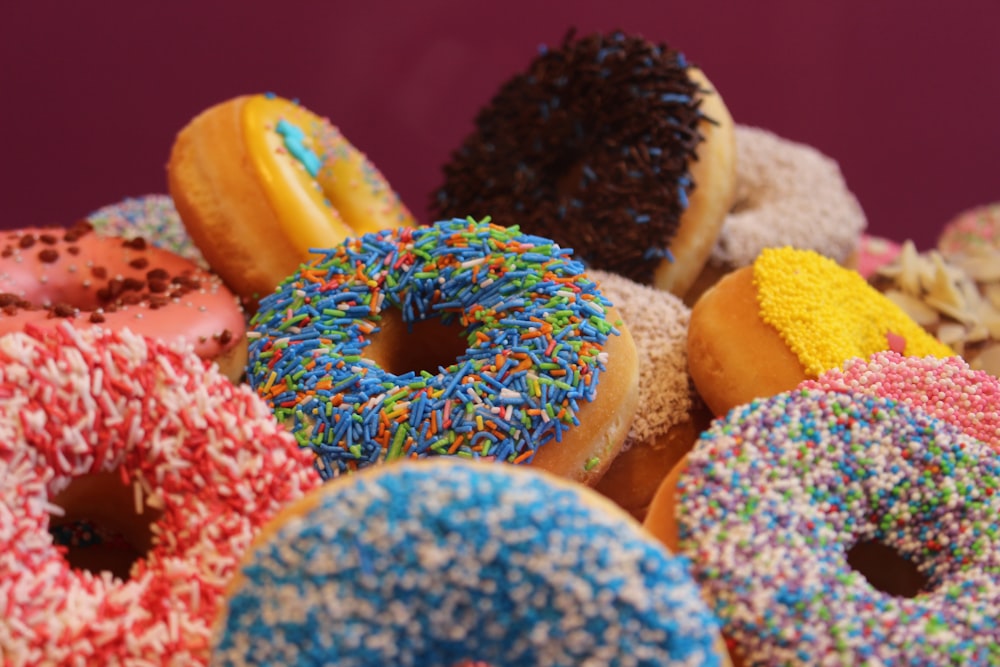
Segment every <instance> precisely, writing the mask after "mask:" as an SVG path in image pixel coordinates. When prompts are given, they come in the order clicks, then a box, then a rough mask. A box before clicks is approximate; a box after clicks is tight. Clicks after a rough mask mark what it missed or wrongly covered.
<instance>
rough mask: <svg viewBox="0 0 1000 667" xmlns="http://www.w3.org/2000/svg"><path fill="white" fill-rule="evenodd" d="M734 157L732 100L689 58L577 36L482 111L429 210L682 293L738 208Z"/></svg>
mask: <svg viewBox="0 0 1000 667" xmlns="http://www.w3.org/2000/svg"><path fill="white" fill-rule="evenodd" d="M735 152H736V149H735V145H734V141H733V121H732V118H731V116H730V114H729V111H728V109H727V108H726V106H725V103H724V102H723V100H722V97H721V96H720V95H719V93H718V91H717V90H715V89H714V87H713V86H712V84H711V83H710V82H709V81H708V79H707V78H706V77H705V75H704V73H702V72H701V71H700V70H699V69H697V68H696V67H693V66H691V65H689V64H688V62H687V60H686V59H685V57H684V55H683V54H681V53H679V52H678V51H676V50H675V49H672V48H670V47H669V46H668V45H666V44H656V43H653V42H650V41H647V40H645V39H643V38H642V37H639V36H636V35H628V34H625V33H622V32H614V33H610V34H606V35H602V34H594V35H589V36H586V37H582V38H579V39H577V38H576V37H575V35H574V33H573V32H572V31H571V32H570V33H569V34H568V35H567V36H566V38H565V39H564V40H563V42H562V44H561V45H560V46H558V47H557V48H552V49H548V48H546V49H543V50H542V52H541V53H540V55H539V56H538V57H537V58H535V59H534V60H533V61H532V62H531V64H530V65H529V66H528V68H527V71H525V72H523V73H519V74H517V75H515V76H514V77H512V78H511V79H509V80H508V81H506V82H505V83H504V84H503V85H502V86H501V87H500V89H499V90H498V92H497V93H496V95H495V96H494V98H493V99H492V100H491V102H490V104H489V105H488V106H487V107H486V108H484V109H483V110H482V111H480V113H479V114H478V115H477V117H476V128H475V130H474V131H473V132H472V133H471V134H470V135H469V136H468V137H467V138H466V139H465V140H464V141H463V143H462V145H461V146H460V147H459V148H458V149H457V150H456V151H455V152H454V154H453V155H452V156H451V158H450V160H449V161H448V163H447V164H446V165H445V166H444V170H443V171H444V183H443V185H442V186H441V187H440V188H439V189H438V190H437V192H436V193H435V195H434V201H433V202H432V207H434V211H433V212H434V214H435V215H436V216H437V217H439V218H448V217H461V216H466V215H472V216H474V217H481V216H486V215H489V216H491V217H492V218H493V220H494V221H495V222H497V223H499V224H503V225H512V224H517V225H519V226H520V227H521V228H522V229H524V230H525V231H526V232H528V233H531V234H538V235H541V236H544V237H546V238H551V239H553V240H555V241H556V242H558V243H560V244H562V245H564V246H566V247H572V248H573V249H574V250H575V251H576V253H577V256H578V257H579V258H580V259H581V260H582V261H584V262H585V263H586V264H587V265H588V266H589V267H592V268H596V269H601V270H606V271H611V272H614V273H618V274H621V275H624V276H627V277H629V278H630V279H632V280H634V281H636V282H639V283H642V284H651V285H655V286H656V287H658V288H660V289H664V290H667V291H670V292H672V293H674V294H678V295H680V294H683V293H684V292H685V291H686V290H687V289H688V287H689V286H690V284H691V282H692V281H693V280H694V278H695V277H696V276H697V275H698V272H699V271H700V270H701V267H702V265H703V264H704V263H705V260H706V259H707V258H708V254H709V253H710V252H711V249H712V245H713V244H714V243H715V240H716V237H717V236H718V233H719V228H720V227H721V225H722V221H723V218H724V217H725V215H726V213H727V212H728V211H729V208H730V205H731V203H732V198H733V191H734V183H735V161H736V158H735Z"/></svg>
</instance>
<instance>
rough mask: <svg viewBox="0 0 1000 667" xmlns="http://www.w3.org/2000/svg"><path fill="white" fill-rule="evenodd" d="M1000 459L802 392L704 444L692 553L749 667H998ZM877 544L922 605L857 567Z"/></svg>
mask: <svg viewBox="0 0 1000 667" xmlns="http://www.w3.org/2000/svg"><path fill="white" fill-rule="evenodd" d="M998 485H1000V459H998V458H997V456H996V453H995V452H994V451H993V450H992V449H991V448H990V447H989V446H987V445H985V444H983V443H981V442H980V441H978V440H975V439H973V438H971V437H969V436H967V435H965V434H964V433H962V432H961V431H960V430H959V429H958V428H956V427H954V426H952V425H950V424H947V423H945V422H941V421H939V420H937V419H934V418H933V417H930V416H928V415H927V414H926V413H924V412H921V411H918V410H915V409H911V408H910V407H909V406H907V405H905V404H902V403H897V402H895V401H892V400H890V399H883V398H878V397H875V396H871V395H867V394H861V393H855V394H850V393H842V392H819V391H808V390H795V391H791V392H786V393H783V394H778V395H777V396H775V397H773V398H771V399H767V400H758V401H754V402H751V403H749V404H746V405H744V406H740V407H738V408H736V409H734V410H733V411H732V412H731V413H730V414H729V415H728V416H727V418H726V419H724V420H723V419H720V420H717V421H716V422H714V423H713V426H712V427H711V428H710V429H709V430H708V431H706V432H705V433H704V434H703V435H702V438H701V440H700V441H699V442H698V444H697V445H696V446H695V448H694V450H693V451H692V452H691V454H690V455H689V458H688V467H687V470H686V471H685V473H684V474H682V476H681V478H680V481H679V483H678V487H677V488H678V493H679V503H680V507H679V508H678V511H677V518H678V523H679V531H680V540H681V541H680V545H681V551H682V553H684V554H685V555H687V556H688V557H689V558H690V559H691V561H692V565H693V570H694V574H695V578H696V579H697V580H698V581H699V582H700V583H701V585H702V591H703V593H704V595H705V597H706V599H707V600H708V601H709V605H710V607H713V608H714V610H715V612H716V614H717V616H718V617H719V618H720V619H721V621H722V626H723V633H724V634H725V635H726V637H727V639H728V640H729V641H730V642H731V645H732V646H733V647H734V649H735V652H736V654H737V655H738V656H739V657H742V658H743V659H744V660H745V662H746V663H747V664H769V665H778V664H780V665H787V664H810V665H819V664H823V665H827V664H829V665H833V664H837V665H840V664H846V665H890V664H891V665H904V664H905V665H928V666H929V665H943V664H963V665H971V664H980V665H982V664H997V662H998V661H1000V640H998V634H997V621H996V619H997V615H998V613H1000V577H998V575H1000V550H998V549H997V540H998V531H997V526H996V519H997V516H998V512H1000V494H997V493H996V491H997V489H998ZM866 541H868V542H870V541H875V542H877V543H880V544H882V545H885V546H887V547H889V548H891V549H893V550H895V551H896V552H897V553H898V554H899V555H901V556H902V557H904V558H905V559H907V560H908V561H910V562H911V563H913V564H915V565H916V568H917V570H918V571H919V573H920V574H921V575H923V577H925V578H926V584H925V585H924V586H923V588H922V589H921V590H920V591H919V592H918V593H917V594H916V595H915V596H913V597H905V596H896V595H891V594H888V593H885V592H882V591H881V590H878V589H876V588H875V587H874V586H873V585H872V584H870V583H869V581H868V580H867V579H866V576H865V575H863V574H862V573H861V572H859V571H857V570H854V569H853V568H852V567H851V566H850V565H849V564H848V557H849V551H850V550H851V549H852V547H854V546H855V545H857V544H859V543H863V542H866Z"/></svg>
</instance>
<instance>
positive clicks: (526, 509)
mask: <svg viewBox="0 0 1000 667" xmlns="http://www.w3.org/2000/svg"><path fill="white" fill-rule="evenodd" d="M231 588H232V593H231V595H230V596H229V599H228V602H227V605H226V609H225V611H224V613H223V615H222V620H221V623H220V625H219V631H218V634H217V636H216V639H215V642H214V646H215V650H214V652H213V656H212V664H213V665H215V666H218V667H223V666H229V665H232V666H236V665H319V664H336V665H338V666H340V667H355V666H357V667H360V666H362V665H400V666H421V665H457V664H459V663H460V662H462V661H464V660H467V659H474V660H477V661H478V660H481V661H484V662H485V663H486V664H489V665H491V666H493V667H508V666H509V667H513V666H514V665H550V666H553V667H562V666H565V667H571V666H572V667H576V666H577V665H608V666H609V667H624V666H633V665H634V666H640V665H648V666H649V667H653V666H656V667H660V666H663V665H719V664H723V663H722V662H721V661H720V657H719V655H718V654H717V653H716V652H715V647H714V643H715V639H716V637H717V636H718V635H717V626H716V624H715V621H714V619H712V617H711V615H710V614H709V613H708V612H707V610H706V609H705V607H704V603H703V602H702V601H701V599H700V598H699V596H698V591H697V589H696V588H695V586H694V585H693V584H692V582H691V580H690V578H689V575H688V574H687V568H686V564H685V562H684V561H683V560H681V559H677V558H675V557H673V556H671V555H670V554H669V552H667V551H666V550H665V549H663V548H662V547H660V545H659V544H658V543H656V542H655V540H652V539H651V538H650V537H649V536H648V535H646V534H645V533H643V531H642V530H641V528H640V526H639V525H638V524H637V523H635V522H634V521H632V520H631V519H630V518H629V517H628V516H627V515H625V514H624V513H623V512H621V510H619V509H617V508H616V507H614V506H613V505H612V504H611V503H609V502H608V501H606V500H603V499H602V498H601V497H600V496H599V495H597V494H596V493H594V492H592V491H589V490H588V489H586V488H585V487H582V486H580V485H576V484H571V483H569V482H565V481H562V480H560V479H558V478H555V477H552V476H549V475H543V474H541V473H540V472H537V471H534V470H531V469H526V468H520V467H516V466H490V465H485V464H483V463H471V462H461V461H459V460H456V459H447V460H445V459H437V460H435V461H420V462H407V463H404V464H400V465H396V466H387V467H382V468H379V469H377V470H366V471H363V472H362V473H360V474H358V475H354V476H352V477H350V478H340V479H338V480H335V481H333V482H330V483H329V484H326V485H324V487H323V488H322V489H321V490H319V492H317V493H313V494H310V495H309V496H307V497H306V498H305V499H303V500H302V501H300V502H298V503H295V504H294V505H292V506H290V507H289V508H288V509H287V510H286V511H285V512H283V513H282V516H280V517H278V518H277V519H276V520H275V521H273V522H272V523H271V524H270V525H269V526H268V528H267V529H265V531H263V532H262V533H261V535H260V537H259V539H258V540H257V541H256V546H255V547H254V548H253V549H252V551H251V552H250V553H249V554H248V556H247V558H246V559H245V561H244V563H243V565H242V566H241V568H240V573H239V574H238V575H237V577H235V578H234V580H233V584H232V587H231ZM465 664H469V663H465Z"/></svg>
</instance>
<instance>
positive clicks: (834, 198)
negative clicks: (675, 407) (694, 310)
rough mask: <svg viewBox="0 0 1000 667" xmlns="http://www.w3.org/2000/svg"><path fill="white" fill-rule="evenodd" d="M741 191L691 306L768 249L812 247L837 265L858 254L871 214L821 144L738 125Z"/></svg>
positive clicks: (738, 186) (690, 299) (688, 297)
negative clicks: (713, 286)
mask: <svg viewBox="0 0 1000 667" xmlns="http://www.w3.org/2000/svg"><path fill="white" fill-rule="evenodd" d="M735 139H736V195H735V200H734V202H733V206H732V210H731V211H729V212H728V214H727V215H726V218H725V221H724V222H723V224H722V229H721V230H720V232H719V236H718V239H717V241H716V242H715V245H714V246H713V248H712V252H711V255H710V256H709V258H708V261H707V262H706V264H705V268H704V269H703V270H702V272H701V274H700V275H699V276H698V280H697V283H696V284H695V285H694V286H693V287H692V288H691V290H689V291H688V292H687V293H686V294H685V295H684V298H685V300H686V301H687V302H688V303H689V304H690V303H694V302H695V301H696V300H697V297H698V295H700V294H701V293H702V292H704V291H705V290H706V289H707V288H708V287H710V286H711V285H713V284H715V282H717V281H718V280H719V278H721V277H722V276H723V275H725V274H727V273H729V272H730V271H734V270H736V269H738V268H740V267H744V266H749V265H750V264H752V263H753V261H754V259H756V257H757V255H759V254H760V252H761V251H762V250H763V249H764V248H775V247H783V246H790V247H793V248H800V249H803V250H814V251H816V252H818V253H820V254H822V255H824V256H826V257H830V258H831V259H833V260H834V261H835V262H837V263H838V264H848V263H849V262H850V261H851V260H852V258H853V257H854V253H855V251H856V249H857V246H858V242H859V239H860V237H861V235H862V233H863V232H864V230H865V228H866V226H867V218H866V217H865V213H864V210H863V209H862V208H861V204H860V203H859V202H858V199H857V197H855V195H854V193H853V192H851V190H850V188H849V187H848V185H847V182H846V179H845V178H844V174H843V172H841V170H840V165H839V164H837V162H836V161H835V160H834V159H832V158H830V157H829V156H827V155H825V154H823V153H822V152H820V151H819V150H817V149H816V148H814V147H812V146H809V145H807V144H803V143H800V142H797V141H792V140H790V139H786V138H784V137H781V136H779V135H777V134H775V133H774V132H771V131H769V130H765V129H763V128H759V127H752V126H748V125H736V128H735Z"/></svg>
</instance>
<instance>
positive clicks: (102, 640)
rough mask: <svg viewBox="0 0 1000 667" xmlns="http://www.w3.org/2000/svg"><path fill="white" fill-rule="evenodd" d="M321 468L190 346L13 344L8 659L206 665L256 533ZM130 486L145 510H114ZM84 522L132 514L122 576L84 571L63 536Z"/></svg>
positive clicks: (5, 513) (5, 493)
mask: <svg viewBox="0 0 1000 667" xmlns="http://www.w3.org/2000/svg"><path fill="white" fill-rule="evenodd" d="M308 459H309V456H308V455H307V454H305V453H304V452H303V451H302V450H300V449H299V448H298V446H297V445H296V443H295V441H294V439H293V438H292V437H291V436H290V435H289V434H288V433H286V432H285V431H284V430H282V429H281V427H280V426H279V425H278V424H277V422H275V420H274V419H273V417H271V414H270V410H269V409H268V408H267V407H266V406H265V405H264V403H263V401H261V400H260V399H259V398H258V397H257V396H256V395H255V394H254V393H253V391H252V390H250V388H249V387H247V386H245V385H244V386H236V385H233V384H232V383H230V382H229V381H228V380H227V379H226V378H224V377H223V376H222V375H220V373H219V371H218V369H217V367H216V366H214V365H212V364H207V363H205V362H204V361H202V360H201V359H199V358H198V357H197V356H196V355H195V354H193V353H192V352H191V351H190V349H186V348H181V347H171V346H168V345H167V344H166V343H163V342H160V341H156V340H154V339H151V338H146V337H142V336H139V335H137V334H133V333H131V332H129V331H120V332H111V331H102V330H100V329H96V328H92V329H80V328H76V327H73V326H71V325H70V324H69V323H67V322H63V323H60V324H59V325H58V326H56V327H47V328H40V327H36V326H34V325H31V324H29V325H28V326H27V327H26V329H25V331H24V332H15V333H10V334H6V335H4V336H2V337H0V663H2V664H3V665H5V666H7V665H18V666H20V665H166V664H169V665H199V664H205V663H206V662H207V660H208V646H209V636H210V630H211V625H212V623H213V620H214V618H215V614H216V611H217V607H218V605H219V603H220V602H221V598H222V593H223V589H224V587H225V586H226V585H227V583H228V581H229V579H230V576H231V575H232V573H233V572H234V571H235V568H236V566H237V563H238V562H239V560H240V558H241V557H242V555H243V553H244V551H245V550H246V549H247V547H248V546H249V544H250V542H251V540H252V539H253V537H254V536H255V535H256V532H257V529H258V528H259V526H260V525H261V524H262V523H264V522H265V521H267V520H268V519H270V518H271V517H272V516H273V515H274V514H275V513H276V511H277V510H278V509H279V508H280V507H282V506H283V505H284V504H285V503H287V502H288V501H291V500H294V499H297V498H299V497H301V496H302V495H304V493H305V492H306V491H308V490H309V489H312V488H314V487H315V486H317V485H318V484H319V483H320V480H319V477H318V475H317V474H316V472H315V470H314V469H313V467H312V466H311V465H309V460H308ZM95 481H96V484H95V483H94V482H95ZM88 482H89V484H88ZM88 486H89V487H91V488H92V487H95V486H97V487H98V488H99V493H97V494H96V496H95V495H93V494H91V495H90V496H88V495H87V494H86V493H85V492H81V489H87V488H88ZM115 487H117V488H119V489H124V490H125V491H126V492H127V493H128V496H129V497H130V498H131V500H132V502H131V503H125V504H124V506H123V504H122V503H121V502H120V500H118V501H116V505H113V506H111V507H107V506H106V505H107V501H108V500H109V499H114V498H115V493H114V488H115ZM130 504H134V509H133V508H130V507H129V505H130ZM73 517H83V518H90V519H93V518H95V517H99V518H100V521H101V522H104V521H110V522H112V523H115V521H118V520H119V519H120V521H119V522H118V523H116V524H115V525H113V526H111V527H112V528H113V529H114V530H115V531H117V532H119V533H121V534H123V535H125V536H126V537H129V536H131V537H132V539H134V540H137V541H138V542H139V544H134V546H136V547H137V551H138V552H139V555H138V558H137V559H136V560H135V561H134V563H133V564H132V565H131V568H130V569H129V570H128V571H127V572H126V574H125V575H124V576H123V577H118V576H115V575H113V574H112V573H111V572H110V571H107V570H105V571H99V570H93V571H91V570H88V569H83V568H74V567H73V566H71V565H70V563H69V560H68V554H67V550H66V549H65V548H62V547H57V546H55V544H54V542H53V537H52V535H51V534H50V532H49V531H50V530H51V529H52V525H53V523H54V522H58V521H59V520H60V518H61V519H63V520H65V519H70V518H73ZM150 519H154V520H152V521H151V522H150ZM143 521H145V522H147V524H148V526H146V525H144V524H143ZM143 530H145V533H146V534H145V538H146V540H145V541H146V543H147V544H148V548H144V547H145V546H146V545H144V544H141V542H142V540H141V535H140V536H139V537H136V535H137V534H139V533H142V531H143ZM143 552H144V553H143Z"/></svg>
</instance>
